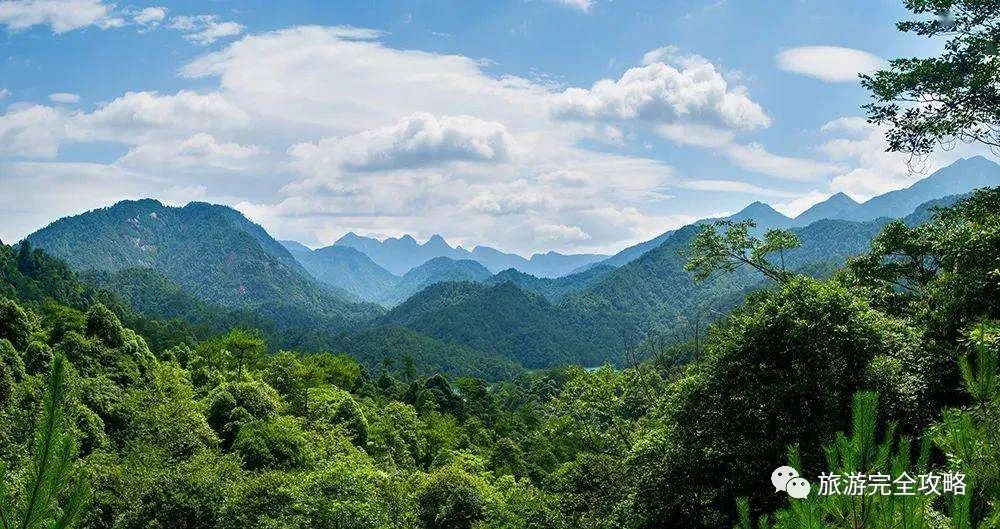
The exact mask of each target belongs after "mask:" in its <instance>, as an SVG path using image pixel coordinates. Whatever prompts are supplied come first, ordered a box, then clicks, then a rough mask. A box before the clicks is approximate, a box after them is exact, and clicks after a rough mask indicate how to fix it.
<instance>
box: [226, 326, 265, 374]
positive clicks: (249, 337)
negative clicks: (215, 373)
mask: <svg viewBox="0 0 1000 529" xmlns="http://www.w3.org/2000/svg"><path fill="white" fill-rule="evenodd" d="M222 347H223V349H225V350H226V351H229V354H230V355H232V357H233V359H234V360H235V361H236V374H237V375H242V374H243V370H244V369H245V368H246V367H257V365H258V364H259V363H260V362H261V360H262V359H263V358H264V353H266V352H267V343H266V342H264V338H262V337H261V334H260V331H257V330H249V329H233V330H231V331H229V334H227V335H225V336H224V337H223V338H222Z"/></svg>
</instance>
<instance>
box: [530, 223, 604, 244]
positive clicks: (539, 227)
mask: <svg viewBox="0 0 1000 529" xmlns="http://www.w3.org/2000/svg"><path fill="white" fill-rule="evenodd" d="M532 232H533V233H534V235H535V240H537V241H538V242H539V243H542V244H548V245H565V244H566V243H580V242H583V241H586V240H587V239H590V235H589V234H587V232H585V231H583V230H582V229H580V227H579V226H567V225H565V224H536V225H534V226H532Z"/></svg>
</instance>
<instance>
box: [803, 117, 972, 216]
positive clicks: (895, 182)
mask: <svg viewBox="0 0 1000 529" xmlns="http://www.w3.org/2000/svg"><path fill="white" fill-rule="evenodd" d="M821 130H822V131H824V132H827V133H830V134H834V135H837V136H835V137H832V138H831V139H829V140H828V141H826V142H825V143H823V144H822V145H820V148H819V150H820V152H822V153H824V154H826V155H827V156H828V157H830V158H831V159H833V160H836V161H837V162H838V163H840V164H841V165H843V166H844V168H843V169H842V170H841V171H840V172H838V174H837V175H836V176H835V177H834V178H833V180H832V181H831V182H830V189H831V191H834V192H836V191H843V192H845V193H847V194H848V195H850V196H851V197H852V198H854V199H855V200H861V201H863V200H867V199H869V198H871V197H873V196H875V195H879V194H882V193H886V192H888V191H892V190H895V189H902V188H904V187H908V186H910V185H912V184H913V183H915V182H916V181H917V180H920V179H922V178H924V177H925V176H927V174H928V173H929V172H932V171H935V170H937V169H939V168H941V167H944V166H945V165H948V164H950V163H952V162H954V161H955V160H957V159H959V158H963V157H967V156H973V155H976V154H982V150H980V149H978V148H977V147H976V146H971V145H964V144H961V145H958V146H956V147H955V148H953V149H938V150H936V151H935V152H934V153H933V154H931V155H930V156H929V157H927V158H921V159H911V158H910V157H909V156H908V155H907V154H905V153H898V152H887V149H888V147H889V145H888V143H887V142H886V140H885V132H886V131H885V130H884V129H882V128H880V127H877V126H875V125H872V124H870V123H867V122H866V121H865V120H864V119H863V118H860V117H844V118H840V119H836V120H833V121H830V122H829V123H826V124H825V125H823V127H822V128H821Z"/></svg>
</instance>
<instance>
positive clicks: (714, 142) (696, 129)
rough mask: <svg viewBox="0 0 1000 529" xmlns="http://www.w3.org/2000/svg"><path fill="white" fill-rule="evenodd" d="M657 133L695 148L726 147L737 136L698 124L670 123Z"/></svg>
mask: <svg viewBox="0 0 1000 529" xmlns="http://www.w3.org/2000/svg"><path fill="white" fill-rule="evenodd" d="M656 131H657V132H658V133H659V134H660V135H661V136H663V137H664V138H667V139H669V140H672V141H673V142H675V143H678V144H680V145H690V146H693V147H725V146H726V145H729V144H730V143H732V142H733V139H734V138H735V136H736V135H735V134H734V133H733V132H732V131H730V130H726V129H720V128H718V127H713V126H710V125H699V124H697V123H669V124H666V125H660V126H659V127H657V129H656Z"/></svg>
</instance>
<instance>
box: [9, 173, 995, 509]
mask: <svg viewBox="0 0 1000 529" xmlns="http://www.w3.org/2000/svg"><path fill="white" fill-rule="evenodd" d="M998 226H1000V190H992V191H983V192H979V193H977V194H976V195H974V196H972V197H970V198H968V199H966V200H964V201H962V202H961V203H959V204H958V205H957V206H956V207H955V208H954V209H950V210H945V211H941V212H938V213H936V214H935V216H934V218H933V219H932V220H931V221H930V222H928V223H925V224H922V225H918V226H910V225H907V224H906V223H904V222H894V223H891V224H889V225H887V226H885V227H884V229H883V230H882V231H881V232H880V233H879V235H878V236H877V237H876V238H875V240H874V242H873V243H872V246H871V249H870V251H869V252H868V253H866V254H864V255H862V256H860V257H858V258H856V259H853V260H852V261H851V263H850V265H849V266H848V267H846V268H843V269H841V270H838V271H837V272H836V273H834V274H833V276H832V277H830V278H829V279H827V280H823V281H820V280H816V279H811V278H809V277H806V276H803V275H799V274H794V273H793V274H789V275H788V276H787V277H782V278H781V279H780V280H779V281H777V282H774V283H773V286H772V287H771V288H768V289H765V290H759V291H757V292H755V293H754V294H752V295H751V296H750V297H749V298H748V299H747V300H746V302H745V303H744V304H743V305H742V306H741V307H738V308H737V309H735V310H734V311H733V313H732V314H731V315H730V316H729V317H727V318H725V319H724V320H722V321H719V322H717V323H716V324H714V325H713V326H711V328H710V329H709V331H708V333H707V337H706V338H704V339H703V340H702V341H701V342H699V343H697V344H689V345H688V347H694V348H695V351H694V352H693V354H690V355H688V356H689V357H690V358H693V360H692V361H691V363H690V364H689V365H680V364H678V363H677V361H676V358H678V357H677V356H675V355H676V353H677V350H676V349H665V350H660V351H657V353H658V354H657V355H655V357H653V358H649V359H646V360H645V361H641V362H636V363H635V364H634V365H633V366H632V367H629V368H627V369H623V370H615V369H612V368H610V367H605V368H601V369H597V370H593V371H587V370H583V369H580V368H561V369H554V370H548V371H538V372H533V373H521V374H516V373H517V372H516V371H512V373H514V374H513V376H512V377H509V378H507V379H506V380H505V381H501V382H497V383H493V384H490V383H487V382H486V381H484V380H483V379H482V378H473V377H469V376H458V375H456V376H442V375H440V374H439V375H434V376H430V377H426V376H421V375H420V371H419V369H418V366H417V365H416V362H415V360H414V358H407V357H406V356H402V357H400V358H391V357H390V358H389V359H387V360H386V361H385V362H384V366H380V367H377V368H375V369H370V368H368V367H366V366H365V365H362V364H359V363H358V361H357V360H356V359H355V358H353V357H352V356H354V355H357V357H364V356H365V355H369V356H372V355H374V356H379V352H381V351H387V350H397V349H402V348H404V347H419V344H418V343H417V342H419V340H420V339H417V342H414V343H413V344H411V345H409V346H407V345H405V344H406V343H407V342H408V341H413V340H414V339H412V338H407V337H406V335H405V334H404V332H405V331H403V330H401V329H398V328H395V330H394V332H397V333H400V334H399V336H398V337H397V338H391V339H386V340H385V341H383V342H381V343H379V344H378V345H373V346H371V347H370V348H368V349H366V348H365V347H354V348H351V349H350V350H349V352H350V353H351V355H352V356H345V355H338V354H314V355H305V356H303V355H300V354H297V353H294V352H284V351H283V352H278V353H276V354H267V352H266V351H267V344H266V343H265V342H264V340H262V339H261V337H260V334H258V333H256V332H253V331H248V330H241V329H236V330H232V331H227V332H225V333H220V334H218V335H216V336H213V337H211V338H207V339H192V338H191V337H190V336H189V337H185V338H184V339H182V340H178V342H179V343H177V344H175V345H172V346H170V347H167V348H164V349H160V350H156V349H155V348H153V349H151V348H150V347H149V345H148V344H147V341H146V340H145V338H144V337H143V336H142V335H141V334H139V333H136V332H133V330H130V329H129V328H128V325H126V324H123V319H124V320H125V321H126V322H127V321H129V318H131V317H132V316H129V313H128V311H127V309H120V308H119V309H114V310H109V308H108V307H109V306H113V305H114V303H115V299H114V298H113V297H108V295H107V293H106V292H102V291H99V290H95V289H93V288H91V287H88V286H86V285H85V284H83V283H81V282H80V281H79V280H78V278H76V276H75V275H74V274H72V273H71V272H69V270H68V269H67V268H66V266H65V265H64V264H63V263H62V262H60V261H58V260H54V259H52V258H50V257H48V256H46V255H45V254H44V253H43V252H40V251H37V250H33V251H30V252H27V251H24V253H23V255H22V251H21V249H20V248H19V249H17V250H15V249H12V248H9V247H2V248H3V256H4V260H3V262H2V264H3V266H2V267H0V270H2V271H3V287H2V288H3V291H2V292H3V300H2V301H0V352H2V354H0V365H2V366H3V368H2V376H0V425H2V427H0V435H2V439H0V460H2V461H3V463H4V466H5V467H6V468H8V469H10V470H9V471H8V473H7V475H8V476H11V478H10V479H9V485H8V486H7V487H6V488H7V490H8V491H9V497H10V498H12V499H13V500H12V505H15V506H16V505H26V504H28V503H30V502H27V503H26V501H27V500H26V499H25V498H27V497H28V496H26V494H27V491H28V490H32V486H33V484H34V483H35V482H36V474H37V472H32V471H30V469H32V468H39V467H38V466H37V458H38V455H37V453H36V452H37V448H33V447H36V446H39V445H37V444H33V439H34V438H36V437H37V435H36V432H37V433H38V435H41V436H42V437H43V438H48V437H45V432H46V431H51V432H53V435H51V436H49V437H52V438H54V439H63V438H65V439H70V440H72V443H70V444H69V445H67V446H69V447H71V450H69V451H61V452H58V453H57V455H58V454H62V455H64V456H66V457H67V460H66V461H68V462H69V463H71V465H70V466H66V465H60V464H57V463H60V461H62V460H61V459H60V457H62V456H59V457H55V458H54V459H52V460H51V463H50V465H55V466H56V467H59V468H64V469H65V471H60V472H61V473H60V474H59V476H60V478H59V480H58V481H51V482H48V483H50V484H49V485H47V486H46V487H47V489H46V490H48V489H51V490H54V491H56V493H53V494H50V495H48V496H47V497H46V498H47V499H46V502H47V503H46V504H45V505H44V507H45V508H44V509H39V511H38V512H40V513H41V514H40V515H39V516H40V518H39V519H45V520H49V519H54V518H55V517H56V516H60V513H64V512H75V510H74V508H73V505H74V504H72V503H69V502H71V501H76V500H72V498H71V497H70V496H72V497H77V496H78V495H80V494H82V493H78V492H73V493H72V494H70V492H69V491H89V493H88V494H86V497H85V498H84V499H85V500H86V501H80V503H79V505H80V508H79V515H78V516H77V525H78V526H80V527H114V528H129V527H137V528H138V527H143V528H146V527H186V528H201V527H212V528H214V527H248V526H262V527H272V528H277V527H289V528H291V527H380V528H388V527H397V528H407V527H428V528H471V527H478V528H489V527H505V528H515V527H516V528H521V527H538V528H553V527H555V528H558V527H566V528H571V527H587V528H591V527H626V528H636V529H638V528H653V527H726V526H732V525H735V524H743V525H744V526H745V527H752V526H754V525H756V520H757V519H758V518H761V520H762V521H763V523H764V524H765V525H767V526H771V525H772V524H777V525H778V526H781V527H820V526H833V527H888V526H889V525H879V524H880V523H881V522H882V521H884V520H890V519H893V518H892V516H896V515H898V516H908V517H909V518H907V519H910V520H916V521H915V522H914V524H913V525H911V526H913V527H932V526H937V525H935V524H936V523H937V521H940V522H941V523H942V524H945V525H944V526H948V525H947V523H948V522H947V520H949V519H951V520H955V525H952V526H954V527H978V526H982V527H989V526H990V525H989V524H990V523H995V522H997V521H998V520H997V517H998V509H997V505H998V503H997V502H998V501H1000V498H998V497H997V496H998V492H1000V487H998V486H997V483H998V477H997V476H998V475H1000V474H998V472H997V470H998V468H1000V466H998V465H997V461H998V458H1000V455H998V454H1000V445H998V442H997V438H996V431H997V429H996V425H997V423H998V421H1000V392H998V391H997V388H998V387H1000V384H998V383H997V382H998V380H997V370H996V365H997V364H996V358H997V354H998V348H1000V344H998V335H1000V332H998V330H997V323H996V322H997V320H998V319H1000V276H998V274H997V270H998V269H1000V228H998ZM720 258H721V257H720ZM769 262H771V263H773V262H775V261H774V257H773V256H771V260H770V261H769ZM792 270H794V268H792ZM444 285H447V288H452V289H456V288H457V289H488V288H491V289H497V290H498V291H497V292H496V293H495V295H505V294H504V293H505V291H507V290H512V289H514V287H513V285H511V284H509V283H504V284H501V285H497V286H494V287H488V286H484V285H481V284H473V283H446V284H444ZM515 290H516V289H515ZM454 294H455V295H454V296H453V297H451V298H448V297H442V298H439V299H437V301H435V302H436V303H443V302H444V300H447V299H451V300H462V299H466V300H467V299H471V298H470V297H468V296H466V297H465V298H463V296H462V295H458V294H460V293H454ZM510 295H523V292H521V291H519V290H516V291H514V292H513V293H512V294H510ZM537 299H538V301H537V302H544V299H542V298H540V297H538V298H537ZM116 312H117V313H120V314H121V315H119V314H116ZM136 321H139V320H136ZM387 329H390V330H393V329H394V328H392V327H388V328H387ZM178 332H180V329H178ZM421 339H422V338H421ZM401 344H403V345H401ZM63 363H65V368H60V369H65V376H62V377H61V378H62V379H64V380H62V381H57V384H56V386H58V387H62V388H64V394H62V395H61V396H60V398H59V399H57V400H58V401H59V402H60V403H61V409H62V410H63V413H62V416H61V418H59V417H57V419H58V420H53V421H49V422H48V423H47V422H46V421H44V420H43V421H42V422H41V424H37V418H38V417H42V418H45V417H48V414H46V413H41V411H42V410H43V408H45V407H46V406H45V402H46V400H45V398H46V395H51V394H52V393H53V392H54V391H56V390H55V389H54V387H56V386H54V385H53V380H55V379H56V378H60V377H56V376H54V375H53V376H50V373H53V372H54V371H53V366H59V365H63ZM391 364H396V365H395V366H394V365H391ZM991 366H992V367H991ZM508 367H509V368H512V369H515V368H513V367H512V366H508ZM454 368H455V372H460V371H461V370H464V369H466V368H467V366H464V365H456V366H454ZM509 374H510V373H508V375H509ZM483 376H485V374H484V375H483ZM46 381H48V383H47V382H46ZM865 391H867V392H869V393H863V392H865ZM876 395H877V396H876ZM50 400H52V399H50ZM876 409H877V410H878V411H877V414H876V413H875V411H874V410H876ZM852 410H853V413H854V416H855V418H854V419H853V423H854V425H855V426H853V427H852V426H851V424H852ZM49 423H51V424H52V426H51V428H49V430H46V424H49ZM57 423H58V424H57ZM868 423H872V424H873V425H875V426H874V427H873V428H869V429H859V426H858V425H859V424H862V425H863V424H868ZM59 424H61V425H63V426H59ZM891 424H895V425H897V426H896V427H895V428H893V427H891V426H890V425H891ZM838 431H842V432H846V433H845V435H844V436H842V437H840V439H843V440H842V441H836V439H837V438H838V437H837V432H838ZM899 435H904V436H906V439H916V440H917V441H916V442H911V441H907V440H900V439H901V438H899V437H898V436H899ZM920 445H922V446H923V447H924V448H923V449H922V451H917V449H916V448H915V447H916V446H920ZM824 446H827V447H831V448H830V449H829V450H824V449H823V447H824ZM872 446H884V447H885V448H880V449H878V450H875V452H877V453H878V454H885V455H884V456H883V455H879V456H878V457H875V458H873V459H871V460H870V462H868V463H864V462H862V466H858V465H859V463H858V460H857V458H855V457H851V454H855V453H860V452H858V451H861V452H864V451H865V450H869V451H870V450H871V448H870V447H872ZM852 447H853V448H852ZM866 447H868V448H866ZM790 449H792V455H793V458H794V459H793V460H792V461H790V462H792V463H794V464H795V465H797V466H798V467H799V468H801V469H802V470H803V473H804V474H806V475H811V476H815V475H817V474H818V473H819V472H820V471H821V470H824V469H826V468H828V466H829V467H831V468H836V469H847V470H850V469H852V468H856V469H864V470H876V469H879V468H883V467H884V468H891V469H897V470H898V469H899V468H904V469H905V468H912V469H913V471H914V472H916V470H917V469H918V468H921V465H922V466H923V467H922V468H937V469H958V470H961V471H963V472H964V473H966V474H967V475H968V476H969V477H968V482H969V483H970V491H971V492H970V494H968V495H967V496H963V497H961V498H959V497H955V498H956V499H955V500H954V501H952V498H950V497H943V498H941V500H940V501H938V502H930V501H929V500H924V501H923V503H917V502H916V501H914V502H911V503H902V502H889V501H887V500H883V501H882V502H881V503H880V502H879V500H878V499H877V498H875V499H869V498H866V499H864V500H863V501H865V502H866V505H867V506H868V507H867V508H866V510H864V511H851V510H850V509H846V510H845V509H844V508H842V507H843V506H842V505H840V504H837V503H836V501H835V500H830V499H828V498H825V497H811V498H810V499H809V500H806V501H803V502H800V503H793V504H792V505H791V508H788V507H786V506H788V505H789V501H790V500H789V499H788V498H787V496H784V497H782V496H780V495H776V494H774V493H773V491H772V490H769V489H768V488H767V487H766V486H763V485H762V484H765V483H766V482H767V479H766V478H767V476H768V475H769V474H770V471H771V469H773V468H774V467H775V466H777V465H779V464H784V463H786V462H789V460H788V459H787V458H788V457H789V450H790ZM864 453H867V452H864ZM73 454H75V457H74V456H73ZM921 454H923V455H921ZM887 458H888V459H887ZM74 460H75V461H74ZM69 469H74V470H73V471H72V472H70V471H69ZM76 484H83V485H84V486H83V487H80V488H77V487H76ZM56 485H58V486H56ZM59 491H62V492H59ZM0 509H3V507H0ZM9 512H11V513H14V514H13V515H18V514H17V513H19V512H21V511H18V510H17V509H15V508H11V510H9ZM866 513H867V514H866ZM873 513H881V514H879V515H878V516H876V515H875V514H873ZM918 515H919V518H918ZM991 520H992V521H991ZM966 522H968V523H966ZM40 523H41V522H40Z"/></svg>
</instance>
